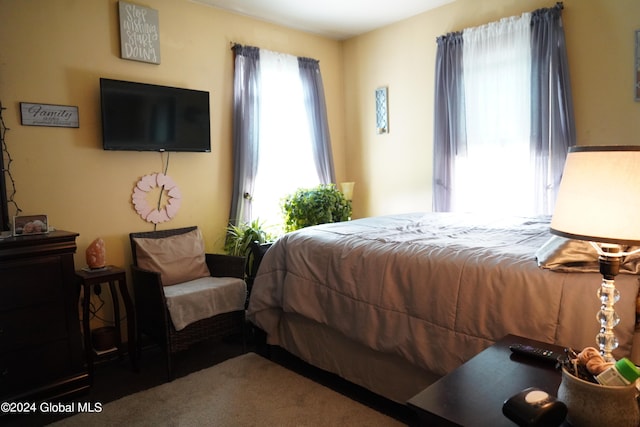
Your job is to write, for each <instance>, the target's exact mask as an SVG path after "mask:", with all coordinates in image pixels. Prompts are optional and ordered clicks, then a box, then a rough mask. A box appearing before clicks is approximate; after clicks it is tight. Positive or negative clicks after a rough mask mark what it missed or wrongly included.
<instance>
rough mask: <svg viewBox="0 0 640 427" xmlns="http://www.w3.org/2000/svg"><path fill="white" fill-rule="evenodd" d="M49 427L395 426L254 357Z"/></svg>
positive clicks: (358, 405)
mask: <svg viewBox="0 0 640 427" xmlns="http://www.w3.org/2000/svg"><path fill="white" fill-rule="evenodd" d="M53 425H55V426H82V427H85V426H120V425H126V426H131V425H138V426H142V425H144V426H399V425H402V424H401V423H400V422H398V421H397V420H394V419H392V418H390V417H388V416H386V415H384V414H381V413H379V412H376V411H374V410H373V409H371V408H369V407H367V406H365V405H362V404H360V403H358V402H355V401H353V400H351V399H349V398H347V397H345V396H343V395H341V394H339V393H337V392H335V391H333V390H331V389H329V388H326V387H324V386H322V385H320V384H318V383H315V382H313V381H311V380H310V379H308V378H305V377H303V376H301V375H298V374H296V373H294V372H292V371H289V370H287V369H285V368H283V367H282V366H280V365H277V364H275V363H273V362H271V361H269V360H267V359H265V358H263V357H261V356H258V355H256V354H254V353H247V354H244V355H242V356H239V357H236V358H233V359H230V360H227V361H225V362H222V363H220V364H218V365H215V366H213V367H211V368H207V369H203V370H202V371H198V372H194V373H192V374H190V375H188V376H186V377H182V378H178V379H176V380H174V381H173V382H171V383H167V384H163V385H161V386H158V387H154V388H152V389H149V390H145V391H142V392H139V393H136V394H132V395H129V396H126V397H123V398H122V399H119V400H116V401H113V402H110V403H108V404H106V405H104V407H103V410H102V412H101V413H98V414H95V413H93V414H91V413H87V414H78V415H74V416H72V417H70V418H65V419H63V420H62V421H59V422H57V423H55V424H53Z"/></svg>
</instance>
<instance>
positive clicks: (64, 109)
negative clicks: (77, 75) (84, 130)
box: [20, 102, 80, 128]
mask: <svg viewBox="0 0 640 427" xmlns="http://www.w3.org/2000/svg"><path fill="white" fill-rule="evenodd" d="M20 120H21V123H22V124H23V125H26V126H53V127H63V128H77V127H80V121H79V118H78V107H72V106H70V105H51V104H32V103H29V102H21V103H20Z"/></svg>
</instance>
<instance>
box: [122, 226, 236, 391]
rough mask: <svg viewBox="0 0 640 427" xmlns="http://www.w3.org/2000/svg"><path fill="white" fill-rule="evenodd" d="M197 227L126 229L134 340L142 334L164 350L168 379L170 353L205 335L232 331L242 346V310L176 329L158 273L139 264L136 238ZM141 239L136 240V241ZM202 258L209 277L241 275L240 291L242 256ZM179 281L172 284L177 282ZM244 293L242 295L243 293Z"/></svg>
mask: <svg viewBox="0 0 640 427" xmlns="http://www.w3.org/2000/svg"><path fill="white" fill-rule="evenodd" d="M194 230H197V227H195V226H194V227H185V228H178V229H170V230H162V231H149V232H139V233H130V234H129V240H130V243H131V252H132V258H133V265H132V266H131V275H132V279H133V289H134V294H135V305H136V315H137V335H138V337H137V338H138V341H137V342H138V343H140V342H141V341H140V337H141V335H142V334H145V335H147V336H148V337H150V338H151V339H153V340H154V341H155V342H156V343H157V344H159V345H160V346H161V348H163V349H164V350H165V353H166V360H167V377H168V380H169V381H172V380H173V378H174V372H173V355H174V354H175V353H177V352H179V351H181V350H185V349H187V348H188V347H189V346H190V345H192V344H194V343H196V342H200V341H203V340H207V339H221V338H224V337H227V336H231V335H234V334H241V335H242V340H243V348H244V347H245V334H244V328H245V311H244V309H236V311H231V312H227V313H222V314H217V315H215V316H213V317H209V318H205V319H201V320H198V321H195V322H194V323H190V324H188V325H187V326H186V327H184V328H183V329H180V330H176V327H175V326H174V322H173V321H172V318H171V315H170V312H169V309H168V307H167V299H166V297H165V289H164V286H163V283H162V277H161V274H160V273H158V272H157V271H150V270H147V269H143V268H141V267H140V266H139V258H140V256H141V255H140V253H139V252H140V250H141V249H140V248H139V247H138V244H137V243H136V239H143V240H144V239H163V238H167V237H171V236H178V235H182V234H185V233H189V232H192V231H194ZM140 241H141V240H138V242H140ZM205 261H206V265H207V267H208V270H209V272H210V274H211V276H212V277H224V278H238V279H242V281H241V285H242V286H243V289H244V292H246V286H245V284H244V267H245V260H244V258H243V257H236V256H229V255H221V254H205ZM180 285H181V284H177V285H173V286H180ZM243 297H244V296H243ZM136 352H137V355H136V360H139V357H140V347H139V346H138V349H137V350H136Z"/></svg>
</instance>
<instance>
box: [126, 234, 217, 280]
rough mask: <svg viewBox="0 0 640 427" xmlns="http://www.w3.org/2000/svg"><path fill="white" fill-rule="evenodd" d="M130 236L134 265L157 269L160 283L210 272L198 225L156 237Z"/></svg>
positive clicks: (200, 275) (193, 277)
mask: <svg viewBox="0 0 640 427" xmlns="http://www.w3.org/2000/svg"><path fill="white" fill-rule="evenodd" d="M133 240H134V242H135V244H136V259H137V261H136V263H137V265H138V267H140V268H144V269H145V270H151V271H156V272H158V273H160V276H161V277H162V284H163V285H164V286H171V285H175V284H176V283H184V282H188V281H190V280H194V279H198V278H200V277H206V276H209V275H210V273H209V269H208V268H207V263H206V261H205V255H204V241H203V239H202V233H201V232H200V229H195V230H193V231H190V232H188V233H184V234H178V235H175V236H169V237H162V238H159V239H152V238H138V237H136V238H134V239H133Z"/></svg>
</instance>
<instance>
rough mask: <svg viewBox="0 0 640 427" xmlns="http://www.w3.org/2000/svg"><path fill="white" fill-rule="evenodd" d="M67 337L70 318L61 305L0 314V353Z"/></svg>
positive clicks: (33, 307)
mask: <svg viewBox="0 0 640 427" xmlns="http://www.w3.org/2000/svg"><path fill="white" fill-rule="evenodd" d="M66 336H67V317H66V313H65V311H64V307H63V306H61V305H60V304H55V305H52V304H47V305H42V306H31V307H27V308H22V309H17V310H10V311H3V312H0V354H2V353H5V352H8V351H16V350H19V349H21V348H22V347H25V346H30V345H31V346H32V345H37V344H41V343H43V342H47V341H55V340H59V339H62V338H65V337H66Z"/></svg>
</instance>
